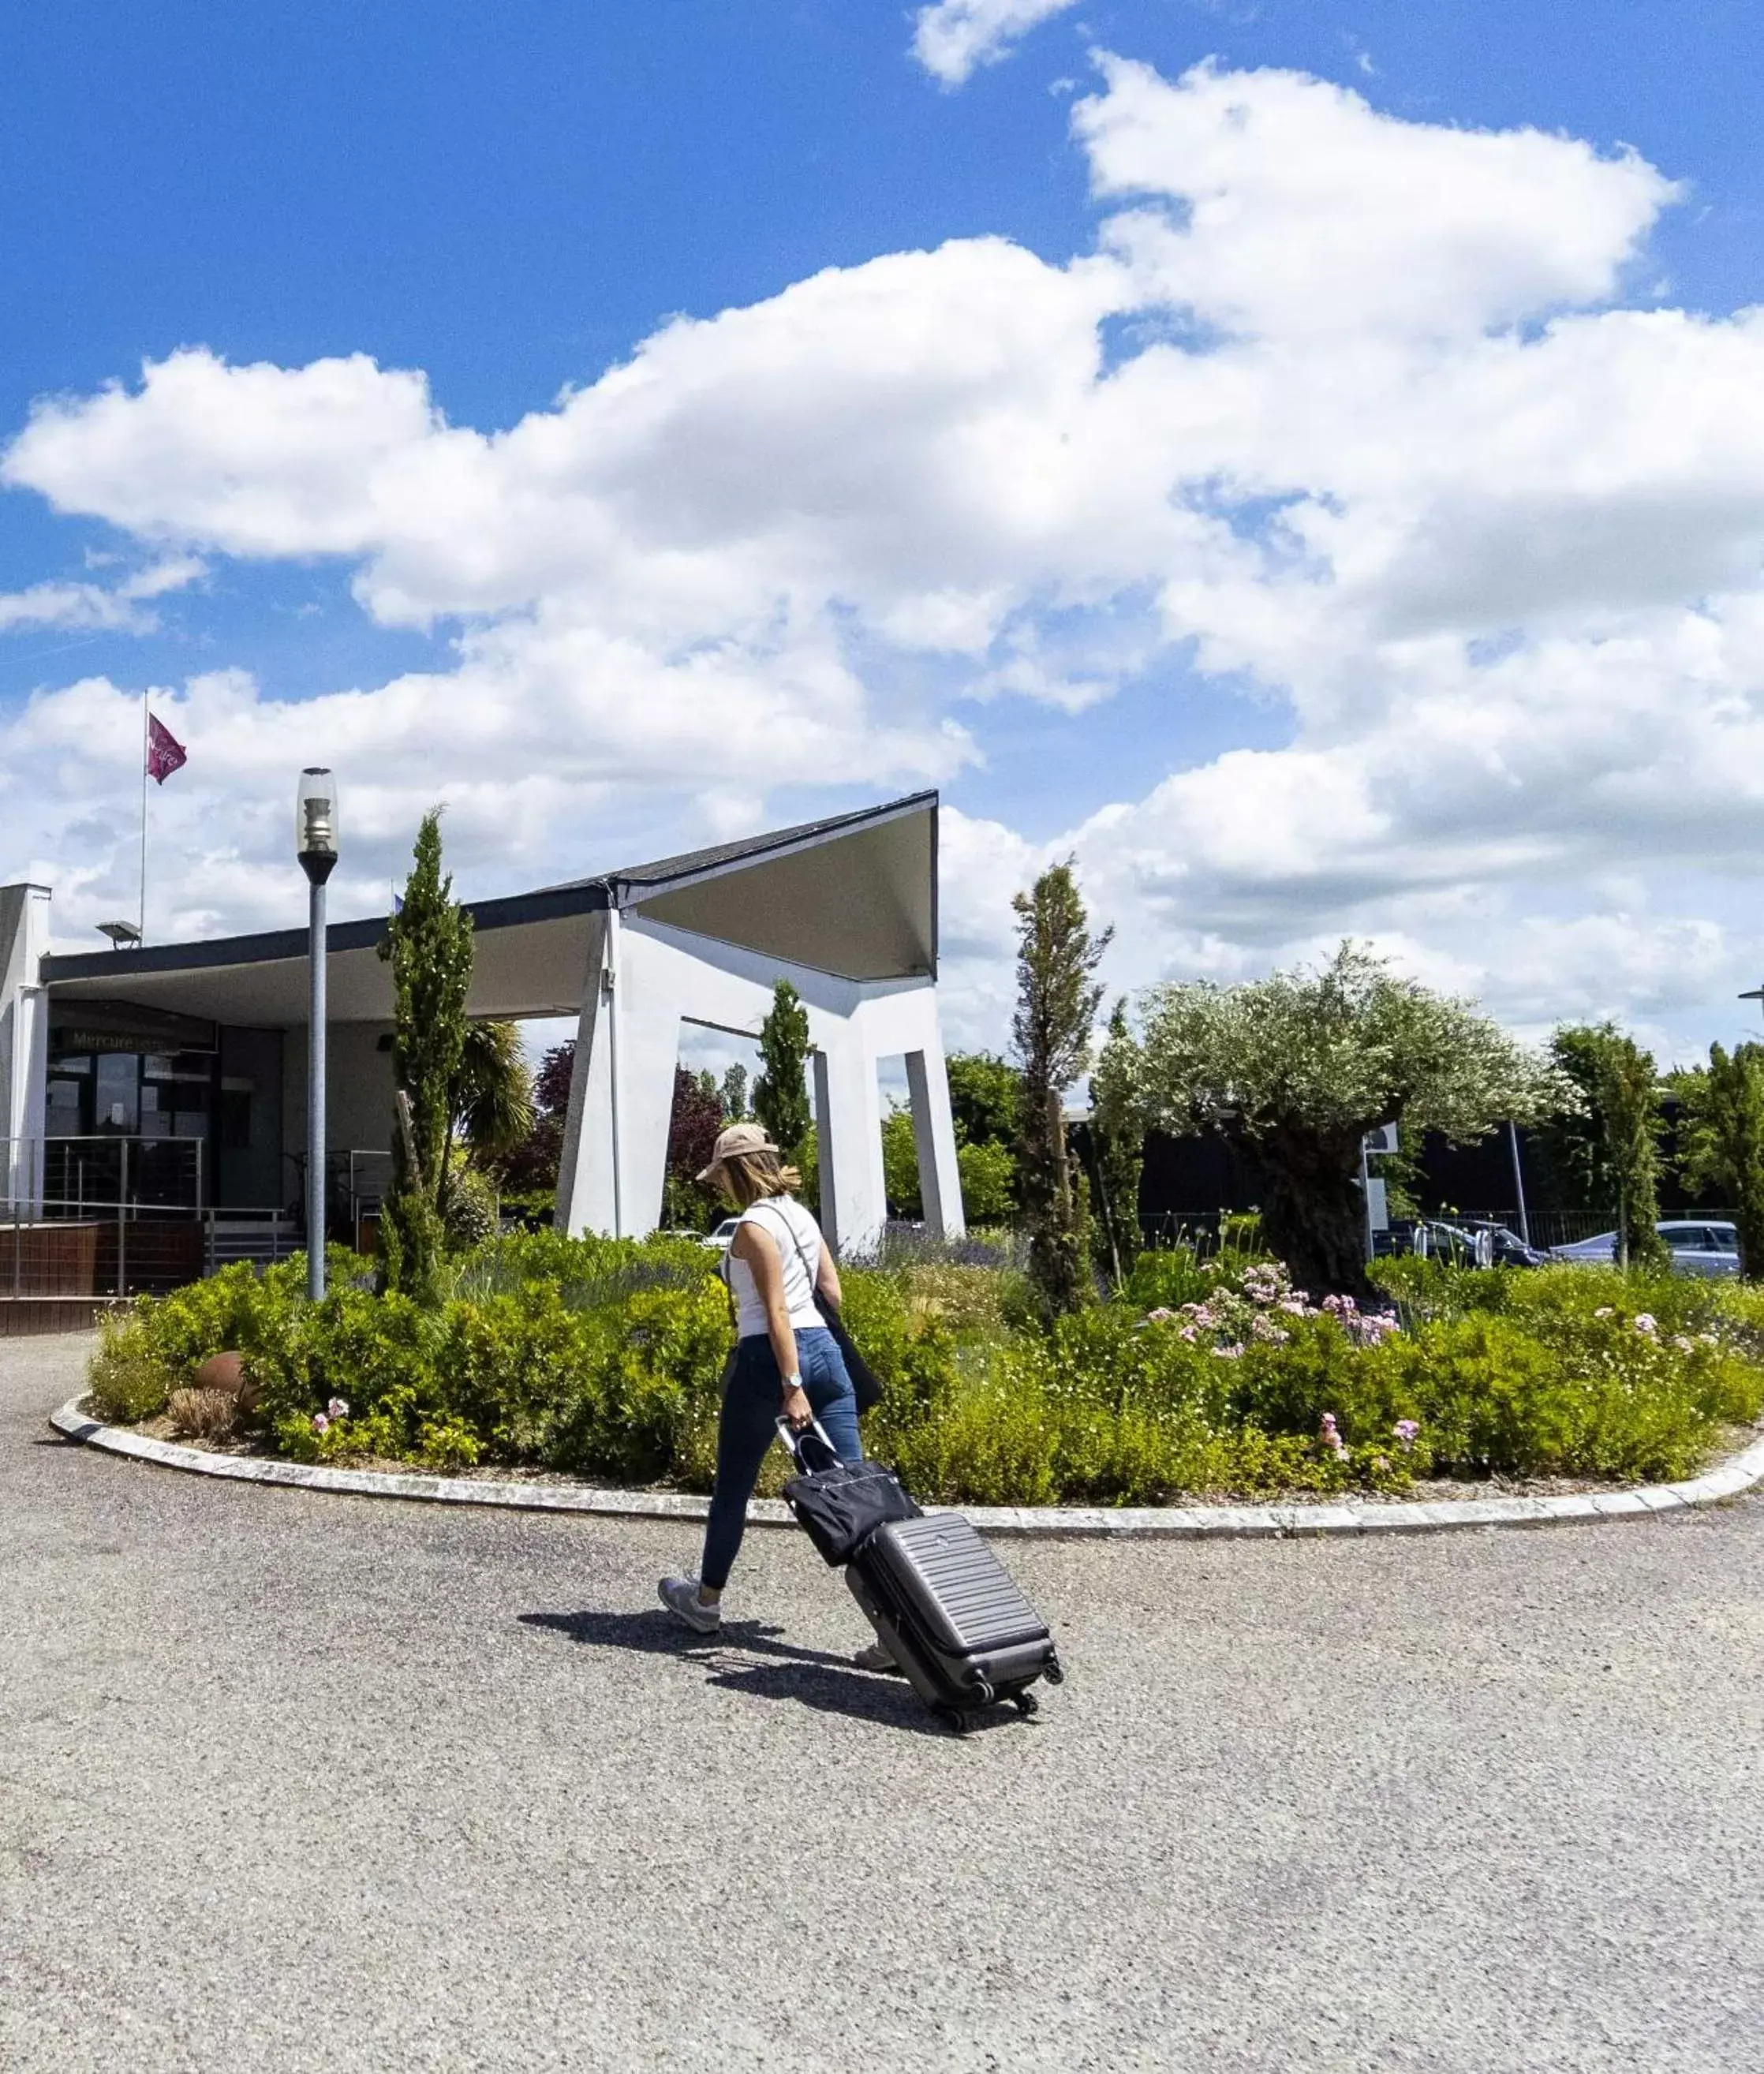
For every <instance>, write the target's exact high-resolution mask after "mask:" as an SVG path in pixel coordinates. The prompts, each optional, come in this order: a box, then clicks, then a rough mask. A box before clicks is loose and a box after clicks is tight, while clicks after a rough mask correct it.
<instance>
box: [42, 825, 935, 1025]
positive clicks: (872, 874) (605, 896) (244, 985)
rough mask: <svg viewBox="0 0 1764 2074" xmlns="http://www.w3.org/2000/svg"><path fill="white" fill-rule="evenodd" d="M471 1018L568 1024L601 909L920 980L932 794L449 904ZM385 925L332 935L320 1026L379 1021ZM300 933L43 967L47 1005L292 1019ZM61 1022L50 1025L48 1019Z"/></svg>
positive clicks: (860, 971)
mask: <svg viewBox="0 0 1764 2074" xmlns="http://www.w3.org/2000/svg"><path fill="white" fill-rule="evenodd" d="M465 907H466V908H467V911H468V912H469V914H470V915H471V916H472V919H473V927H474V936H475V942H476V947H477V956H476V959H475V961H474V965H473V975H472V993H471V998H470V1001H469V1010H470V1012H471V1014H473V1015H497V1016H528V1015H573V1014H575V1013H576V1010H578V1009H579V1008H580V1006H581V994H582V986H583V983H584V981H585V976H586V975H585V961H586V958H587V956H588V948H589V931H590V928H591V925H592V924H591V918H592V917H593V915H596V914H597V913H601V912H604V911H605V910H606V909H607V908H609V907H617V908H619V909H621V910H623V911H629V912H630V913H633V914H637V915H649V916H651V917H653V919H655V920H656V921H658V922H664V923H668V924H670V925H671V927H673V928H678V929H685V930H690V931H691V932H693V933H694V934H695V935H698V936H709V937H713V938H715V939H717V940H719V941H721V942H722V943H726V944H738V945H740V946H742V948H745V949H748V950H751V951H757V952H759V953H761V954H762V956H767V957H773V958H777V959H779V960H782V961H785V962H787V963H789V964H792V965H808V966H811V967H813V968H815V969H817V970H820V971H823V972H829V973H837V974H838V975H839V976H840V977H841V978H845V979H853V980H883V979H904V978H909V977H917V976H919V975H929V976H931V977H935V976H936V970H937V795H936V793H935V792H915V793H913V794H912V795H910V796H909V797H907V798H906V799H895V800H891V801H890V802H889V803H888V804H886V805H883V806H879V807H866V808H861V809H860V810H859V811H858V812H856V813H850V814H837V815H834V816H832V817H831V818H829V819H828V820H820V821H805V822H803V823H802V824H799V826H797V827H795V828H777V829H774V830H773V831H772V832H770V834H768V835H761V836H752V837H748V838H747V839H746V841H742V842H733V843H721V844H719V845H717V846H716V847H715V848H714V849H700V850H692V851H688V853H686V854H685V855H684V856H681V857H663V858H662V859H660V860H659V861H657V862H655V863H653V864H642V865H635V866H630V868H628V869H626V870H622V871H612V872H607V873H604V874H601V875H600V876H598V877H597V878H578V879H572V880H571V881H569V882H568V883H566V884H564V885H561V886H545V887H543V888H542V889H541V890H539V891H538V892H536V893H519V894H513V895H511V896H510V897H508V898H506V899H499V900H476V901H468V902H466V903H465ZM385 935H386V919H385V917H384V916H383V915H376V916H374V917H372V918H370V919H366V920H363V921H357V922H341V923H333V926H332V928H331V930H330V932H329V937H328V942H329V956H328V961H327V969H326V979H327V985H328V989H329V1010H330V1015H331V1019H332V1020H333V1022H337V1023H389V1022H390V1020H391V1016H392V985H391V974H390V969H389V968H388V967H387V966H386V964H385V963H384V962H383V961H382V959H381V958H380V956H379V955H378V945H379V944H380V943H381V942H382V940H383V939H384V937H385ZM306 965H307V935H306V932H305V930H304V929H276V930H271V931H267V932H262V933H261V934H258V935H254V936H222V937H216V938H211V939H209V940H207V941H205V942H198V943H192V944H152V945H149V946H146V947H144V948H140V949H138V950H126V951H89V952H75V953H72V954H65V953H64V954H60V955H52V956H49V957H47V958H45V959H44V961H43V975H42V976H43V981H44V982H45V984H46V985H48V989H49V993H50V998H51V1000H52V1003H54V1004H57V1005H59V1004H63V1003H68V1004H71V1003H72V1002H81V1001H84V1002H109V1003H115V1004H123V1003H126V1004H128V1005H130V1006H136V1007H139V1008H143V1009H147V1010H157V1011H159V1012H160V1013H161V1014H172V1015H184V1016H195V1017H200V1018H203V1019H204V1020H206V1021H211V1022H216V1023H230V1024H233V1025H236V1026H241V1027H253V1028H258V1029H275V1028H286V1029H293V1028H295V1027H300V1026H301V1025H304V1023H305V1021H306V988H307V976H306ZM56 1019H57V1020H58V1021H65V1020H66V1018H64V1017H57V1018H56Z"/></svg>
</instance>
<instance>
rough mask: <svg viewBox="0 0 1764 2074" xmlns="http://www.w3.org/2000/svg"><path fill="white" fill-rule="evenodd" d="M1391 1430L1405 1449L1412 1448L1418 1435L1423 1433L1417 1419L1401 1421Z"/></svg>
mask: <svg viewBox="0 0 1764 2074" xmlns="http://www.w3.org/2000/svg"><path fill="white" fill-rule="evenodd" d="M1390 1430H1391V1432H1393V1433H1394V1434H1395V1435H1396V1436H1397V1438H1398V1440H1400V1441H1401V1442H1402V1443H1403V1446H1404V1447H1405V1448H1412V1447H1413V1446H1414V1445H1415V1436H1416V1435H1417V1434H1419V1432H1420V1431H1421V1423H1420V1421H1419V1419H1398V1421H1397V1423H1395V1425H1394V1426H1393V1427H1391V1428H1390Z"/></svg>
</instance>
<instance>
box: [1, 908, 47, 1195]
mask: <svg viewBox="0 0 1764 2074" xmlns="http://www.w3.org/2000/svg"><path fill="white" fill-rule="evenodd" d="M48 948H49V889H48V886H31V885H18V886H0V1188H3V1190H4V1200H5V1201H6V1204H8V1205H9V1206H10V1205H14V1204H15V1205H16V1206H17V1207H18V1208H19V1209H20V1210H21V1211H23V1212H24V1213H26V1214H27V1215H30V1216H35V1215H37V1214H39V1213H40V1211H41V1209H42V1207H43V1136H44V1126H45V1124H46V1123H47V1122H48V1115H47V1104H48V1068H49V1002H48V996H47V994H45V993H44V992H43V982H42V977H41V973H42V965H43V956H44V955H45V953H46V952H48Z"/></svg>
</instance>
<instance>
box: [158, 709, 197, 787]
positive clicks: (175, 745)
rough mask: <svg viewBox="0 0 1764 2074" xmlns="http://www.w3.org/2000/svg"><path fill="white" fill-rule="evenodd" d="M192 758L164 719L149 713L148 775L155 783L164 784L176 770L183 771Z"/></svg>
mask: <svg viewBox="0 0 1764 2074" xmlns="http://www.w3.org/2000/svg"><path fill="white" fill-rule="evenodd" d="M189 760H190V752H189V751H188V750H187V749H186V748H185V747H184V744H183V743H182V742H180V741H179V740H178V738H177V737H176V735H175V734H174V733H172V732H171V729H170V728H168V727H167V726H166V725H164V724H163V721H159V720H156V719H155V717H154V716H153V715H152V714H151V713H149V714H148V715H147V775H148V777H150V778H151V779H152V780H153V782H154V783H155V785H163V783H165V781H166V779H167V778H169V777H170V776H171V774H172V772H173V771H181V770H182V769H183V768H184V765H185V764H186V763H188V762H189Z"/></svg>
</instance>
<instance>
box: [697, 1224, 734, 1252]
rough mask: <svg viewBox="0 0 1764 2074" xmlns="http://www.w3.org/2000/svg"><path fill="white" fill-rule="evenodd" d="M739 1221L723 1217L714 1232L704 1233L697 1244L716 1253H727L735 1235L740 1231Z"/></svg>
mask: <svg viewBox="0 0 1764 2074" xmlns="http://www.w3.org/2000/svg"><path fill="white" fill-rule="evenodd" d="M740 1229H741V1219H740V1218H739V1217H725V1218H724V1220H723V1221H722V1222H721V1224H720V1225H717V1229H715V1230H714V1231H711V1232H707V1233H705V1235H704V1237H703V1238H701V1239H700V1241H699V1244H700V1246H710V1247H711V1248H713V1250H715V1251H716V1252H717V1253H727V1252H728V1250H729V1248H730V1246H733V1244H734V1242H735V1234H736V1233H737V1231H739V1230H740Z"/></svg>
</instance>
